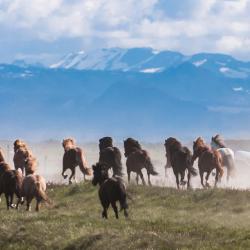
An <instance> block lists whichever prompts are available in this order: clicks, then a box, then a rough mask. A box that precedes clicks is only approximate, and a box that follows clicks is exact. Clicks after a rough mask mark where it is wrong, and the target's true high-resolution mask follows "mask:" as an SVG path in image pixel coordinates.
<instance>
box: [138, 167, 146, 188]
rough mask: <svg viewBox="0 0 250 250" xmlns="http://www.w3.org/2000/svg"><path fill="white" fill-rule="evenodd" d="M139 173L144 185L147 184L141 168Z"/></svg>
mask: <svg viewBox="0 0 250 250" xmlns="http://www.w3.org/2000/svg"><path fill="white" fill-rule="evenodd" d="M139 175H140V177H141V180H142V184H143V185H146V182H145V180H144V177H143V173H142V171H141V170H140V172H139Z"/></svg>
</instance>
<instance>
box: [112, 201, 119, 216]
mask: <svg viewBox="0 0 250 250" xmlns="http://www.w3.org/2000/svg"><path fill="white" fill-rule="evenodd" d="M111 206H112V208H113V210H114V212H115V218H116V219H118V218H119V216H118V208H117V206H116V204H115V201H112V202H111Z"/></svg>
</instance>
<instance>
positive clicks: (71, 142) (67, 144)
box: [62, 138, 76, 151]
mask: <svg viewBox="0 0 250 250" xmlns="http://www.w3.org/2000/svg"><path fill="white" fill-rule="evenodd" d="M75 145H76V141H75V139H73V138H66V139H64V140H63V142H62V146H63V148H64V150H65V151H67V150H69V149H71V148H74V147H75Z"/></svg>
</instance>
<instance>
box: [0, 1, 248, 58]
mask: <svg viewBox="0 0 250 250" xmlns="http://www.w3.org/2000/svg"><path fill="white" fill-rule="evenodd" d="M249 13H250V0H206V1H204V0H185V1H176V0H140V1H138V0H126V1H123V0H71V1H67V0H53V1H51V0H32V1H30V0H0V32H1V36H0V45H1V46H0V47H1V49H0V53H1V54H2V58H1V59H0V60H10V59H12V58H14V57H20V58H21V57H22V56H23V57H25V55H29V57H32V55H34V57H35V58H36V59H37V58H38V59H39V58H40V59H41V60H45V61H46V60H52V58H53V57H54V56H61V55H62V54H64V53H67V52H69V51H74V50H78V49H94V48H96V47H114V46H115V47H153V48H155V49H158V50H163V49H168V50H178V51H181V52H183V53H186V54H192V53H197V52H201V51H206V52H220V53H228V54H232V55H234V56H236V57H238V58H241V59H246V60H250V54H249V52H250V15H249Z"/></svg>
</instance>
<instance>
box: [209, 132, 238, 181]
mask: <svg viewBox="0 0 250 250" xmlns="http://www.w3.org/2000/svg"><path fill="white" fill-rule="evenodd" d="M211 147H212V148H213V149H215V150H217V151H218V152H219V153H220V154H221V158H222V166H223V167H225V168H227V181H229V178H230V177H234V174H235V159H234V151H233V150H232V149H231V148H228V147H226V145H225V143H224V141H223V139H222V138H221V136H220V135H216V136H214V137H212V140H211Z"/></svg>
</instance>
